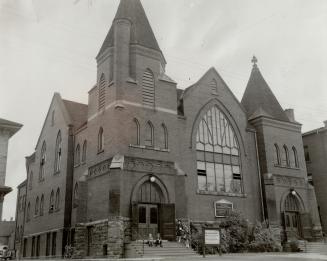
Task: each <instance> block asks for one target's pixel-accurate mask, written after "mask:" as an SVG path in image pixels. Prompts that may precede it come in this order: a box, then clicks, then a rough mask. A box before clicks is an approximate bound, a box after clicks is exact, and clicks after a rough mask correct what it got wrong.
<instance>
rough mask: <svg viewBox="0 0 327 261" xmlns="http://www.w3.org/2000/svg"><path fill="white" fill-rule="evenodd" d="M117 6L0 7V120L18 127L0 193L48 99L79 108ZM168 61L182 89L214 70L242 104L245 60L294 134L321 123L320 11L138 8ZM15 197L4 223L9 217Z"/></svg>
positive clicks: (259, 3) (46, 2)
mask: <svg viewBox="0 0 327 261" xmlns="http://www.w3.org/2000/svg"><path fill="white" fill-rule="evenodd" d="M118 3H119V1H118V0H0V94H1V95H0V117H1V118H5V119H8V120H12V121H17V122H19V123H22V124H24V127H23V128H22V129H21V130H20V131H19V132H18V133H17V134H16V135H15V136H13V137H12V139H11V140H10V146H9V155H8V156H9V157H8V165H7V179H6V185H8V186H12V187H14V188H16V187H17V185H18V184H19V183H21V182H22V181H23V180H24V179H25V177H26V171H25V156H27V155H30V154H31V153H33V150H34V148H35V145H36V142H37V138H38V135H39V134H40V131H41V127H42V124H43V121H44V119H45V115H46V113H47V110H48V107H49V105H50V101H51V98H52V96H53V93H54V92H59V93H60V94H61V95H62V97H63V98H65V99H71V100H74V101H79V102H84V103H87V92H88V90H89V89H91V87H92V86H93V85H94V83H95V82H96V63H95V56H96V54H97V52H98V50H99V48H100V46H101V44H102V42H103V40H104V38H105V36H106V34H107V32H108V30H109V28H110V26H111V22H112V19H113V17H114V14H115V12H116V9H117V6H118ZM142 3H143V6H144V9H145V11H146V13H147V16H148V19H149V21H150V24H151V26H152V29H153V31H154V33H155V35H156V37H157V40H158V42H159V45H160V47H161V49H162V51H163V53H164V55H165V57H166V60H167V68H166V69H167V70H166V71H167V74H168V75H169V76H170V77H171V78H173V79H174V80H175V81H177V82H178V87H179V88H185V87H187V86H189V85H191V84H192V83H194V82H195V81H197V80H198V79H199V78H200V77H201V76H202V75H203V74H204V73H205V72H206V71H207V70H208V69H209V68H210V67H212V66H214V67H215V68H216V69H217V70H218V72H219V73H220V75H221V76H222V77H223V79H224V80H225V81H226V83H227V84H228V85H229V87H230V89H231V90H232V91H233V92H234V93H235V95H236V97H237V98H238V99H239V100H241V98H242V95H243V92H244V90H245V87H246V84H247V81H248V78H249V75H250V71H251V68H252V65H251V63H250V61H251V58H252V55H253V54H255V55H256V56H257V58H258V66H259V68H260V70H261V72H262V74H263V76H264V77H265V79H266V81H267V82H268V84H269V86H270V87H271V89H272V90H273V92H274V93H275V95H276V97H277V99H278V100H279V101H280V103H281V105H282V106H283V108H294V109H295V117H296V119H297V120H298V121H299V122H301V123H302V124H303V130H304V131H307V130H310V129H313V128H317V127H321V126H322V124H323V123H322V121H323V120H326V119H327V88H326V87H327V78H326V75H327V1H325V0H310V1H307V0H269V1H268V0H142ZM15 204H16V190H15V191H14V192H11V193H10V194H9V195H7V196H6V199H5V204H4V215H3V218H6V219H7V220H8V219H9V218H10V217H14V216H15Z"/></svg>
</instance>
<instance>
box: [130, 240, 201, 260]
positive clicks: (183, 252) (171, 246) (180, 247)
mask: <svg viewBox="0 0 327 261" xmlns="http://www.w3.org/2000/svg"><path fill="white" fill-rule="evenodd" d="M162 245H163V247H159V246H158V247H155V246H153V247H149V246H148V245H147V244H144V253H143V243H142V241H133V242H131V243H129V244H127V245H126V246H125V257H126V258H135V257H146V258H147V257H148V258H150V257H178V256H198V254H197V253H196V252H194V251H193V250H192V249H191V248H186V247H185V245H184V244H181V243H177V242H170V241H163V243H162Z"/></svg>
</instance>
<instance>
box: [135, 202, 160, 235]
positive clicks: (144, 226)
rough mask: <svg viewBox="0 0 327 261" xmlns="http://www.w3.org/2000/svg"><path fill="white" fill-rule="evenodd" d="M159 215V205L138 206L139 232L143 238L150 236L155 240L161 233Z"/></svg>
mask: <svg viewBox="0 0 327 261" xmlns="http://www.w3.org/2000/svg"><path fill="white" fill-rule="evenodd" d="M158 229H159V213H158V205H157V204H139V205H138V231H139V234H140V235H141V236H142V238H148V236H149V234H151V235H152V237H153V238H155V237H156V236H157V233H158V232H159V230H158Z"/></svg>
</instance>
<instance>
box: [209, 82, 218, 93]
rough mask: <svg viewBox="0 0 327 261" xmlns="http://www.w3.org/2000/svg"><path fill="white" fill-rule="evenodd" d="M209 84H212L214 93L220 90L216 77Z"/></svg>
mask: <svg viewBox="0 0 327 261" xmlns="http://www.w3.org/2000/svg"><path fill="white" fill-rule="evenodd" d="M209 86H210V88H211V91H212V92H214V93H217V92H218V86H217V81H216V80H215V79H212V81H211V82H210V83H209Z"/></svg>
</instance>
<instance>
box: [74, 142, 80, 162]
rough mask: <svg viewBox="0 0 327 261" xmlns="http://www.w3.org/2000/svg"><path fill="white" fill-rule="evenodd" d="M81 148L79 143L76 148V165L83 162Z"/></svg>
mask: <svg viewBox="0 0 327 261" xmlns="http://www.w3.org/2000/svg"><path fill="white" fill-rule="evenodd" d="M80 160H81V149H80V146H79V144H77V146H76V149H75V166H78V165H79V164H80V163H81V162H80Z"/></svg>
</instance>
